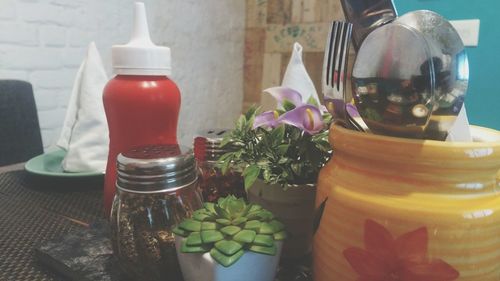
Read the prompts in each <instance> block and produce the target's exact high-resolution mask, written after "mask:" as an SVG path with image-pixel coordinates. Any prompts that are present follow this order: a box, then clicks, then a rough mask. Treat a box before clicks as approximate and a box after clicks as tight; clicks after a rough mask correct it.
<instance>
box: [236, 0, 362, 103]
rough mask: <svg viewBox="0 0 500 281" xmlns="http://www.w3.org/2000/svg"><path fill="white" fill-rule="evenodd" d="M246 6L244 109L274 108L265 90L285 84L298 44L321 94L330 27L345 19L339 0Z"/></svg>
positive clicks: (262, 0)
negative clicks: (257, 106) (287, 67)
mask: <svg viewBox="0 0 500 281" xmlns="http://www.w3.org/2000/svg"><path fill="white" fill-rule="evenodd" d="M246 5H247V8H246V38H245V63H244V99H243V110H247V109H248V107H249V106H251V105H252V104H255V103H260V104H261V105H263V108H264V109H266V108H267V109H270V108H273V107H274V102H273V100H272V98H270V97H269V96H268V95H265V94H264V95H263V94H262V90H264V89H265V88H268V87H273V86H279V85H280V84H281V80H282V78H283V74H284V72H285V69H286V66H287V65H288V60H289V58H290V52H291V50H292V46H293V43H294V42H299V43H300V44H301V45H302V46H303V59H304V64H305V66H306V69H307V71H308V73H309V75H310V76H311V79H312V80H313V82H314V84H315V85H316V89H317V91H318V93H319V92H321V84H320V82H321V70H322V66H323V51H324V47H325V41H326V36H327V33H328V29H329V24H330V22H331V21H332V20H343V19H344V15H343V12H342V7H341V5H340V2H339V0H246ZM350 63H351V64H352V60H351V62H350Z"/></svg>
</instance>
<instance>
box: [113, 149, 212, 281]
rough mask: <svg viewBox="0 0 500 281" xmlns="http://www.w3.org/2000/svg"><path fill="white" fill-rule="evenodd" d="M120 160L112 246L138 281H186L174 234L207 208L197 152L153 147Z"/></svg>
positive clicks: (126, 155)
mask: <svg viewBox="0 0 500 281" xmlns="http://www.w3.org/2000/svg"><path fill="white" fill-rule="evenodd" d="M117 160H118V163H117V175H118V178H117V182H116V195H115V199H114V201H113V206H112V211H111V234H112V239H111V240H112V245H113V251H114V255H115V257H116V258H117V259H118V264H119V265H120V267H121V269H122V270H123V271H124V272H125V273H126V274H127V275H129V276H130V277H132V278H134V279H136V280H163V281H177V280H182V275H181V272H180V268H179V265H178V262H177V254H176V251H175V241H174V236H173V233H172V229H173V228H174V227H175V226H176V225H177V224H178V223H180V222H181V221H182V220H183V219H184V218H187V217H190V216H191V214H192V213H193V211H195V210H197V209H199V208H201V207H202V201H201V198H200V195H199V193H198V177H197V171H196V161H195V159H194V155H193V153H192V150H190V149H187V148H185V147H182V146H179V145H149V146H142V147H137V148H134V149H131V150H129V151H127V152H125V153H122V154H119V155H118V158H117Z"/></svg>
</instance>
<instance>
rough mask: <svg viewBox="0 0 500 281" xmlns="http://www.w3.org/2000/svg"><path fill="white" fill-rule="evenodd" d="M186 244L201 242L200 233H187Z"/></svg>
mask: <svg viewBox="0 0 500 281" xmlns="http://www.w3.org/2000/svg"><path fill="white" fill-rule="evenodd" d="M186 244H187V245H188V246H199V245H201V244H202V241H201V235H200V233H199V232H192V233H191V234H189V236H188V238H186Z"/></svg>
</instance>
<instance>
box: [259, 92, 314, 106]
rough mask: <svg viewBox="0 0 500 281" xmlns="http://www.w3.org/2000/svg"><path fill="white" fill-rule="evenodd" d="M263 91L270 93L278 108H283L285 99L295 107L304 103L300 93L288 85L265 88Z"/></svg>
mask: <svg viewBox="0 0 500 281" xmlns="http://www.w3.org/2000/svg"><path fill="white" fill-rule="evenodd" d="M264 92H266V93H268V94H270V95H271V96H273V98H275V99H276V101H277V102H278V108H279V109H283V103H284V102H285V100H287V101H289V102H291V103H292V104H293V105H295V106H296V107H297V106H301V105H303V104H304V103H305V102H304V101H302V95H301V94H300V93H299V92H297V91H295V90H294V89H291V88H288V87H272V88H268V89H265V90H264Z"/></svg>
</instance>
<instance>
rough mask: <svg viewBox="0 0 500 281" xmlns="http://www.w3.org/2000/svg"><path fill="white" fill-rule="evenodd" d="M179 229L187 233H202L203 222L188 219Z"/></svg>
mask: <svg viewBox="0 0 500 281" xmlns="http://www.w3.org/2000/svg"><path fill="white" fill-rule="evenodd" d="M179 227H180V228H182V229H184V230H187V231H200V230H201V222H199V221H195V220H193V219H186V220H184V221H183V222H181V223H180V224H179Z"/></svg>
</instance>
